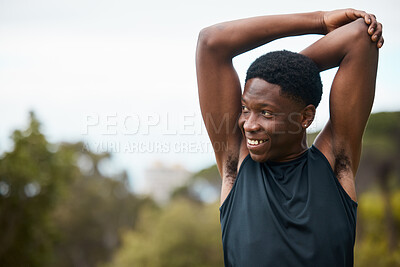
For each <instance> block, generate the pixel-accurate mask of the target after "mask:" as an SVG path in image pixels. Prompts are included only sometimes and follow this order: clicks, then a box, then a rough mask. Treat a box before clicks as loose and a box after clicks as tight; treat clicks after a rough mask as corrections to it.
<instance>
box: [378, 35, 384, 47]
mask: <svg viewBox="0 0 400 267" xmlns="http://www.w3.org/2000/svg"><path fill="white" fill-rule="evenodd" d="M383 43H384V40H383V37H382V36H381V38H380V39H379V41H378V44H377V46H378V48H381V47H382V46H383Z"/></svg>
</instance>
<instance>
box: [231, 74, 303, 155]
mask: <svg viewBox="0 0 400 267" xmlns="http://www.w3.org/2000/svg"><path fill="white" fill-rule="evenodd" d="M280 90H281V88H280V86H279V85H276V84H271V83H268V82H266V81H264V80H262V79H259V78H254V79H250V80H248V81H247V83H246V86H245V88H244V92H243V95H242V114H241V115H240V117H239V121H238V124H239V127H240V129H241V130H242V133H243V136H244V137H245V138H246V142H247V148H248V150H249V152H250V155H251V157H252V159H253V160H255V161H258V162H264V161H266V160H275V161H280V160H285V157H287V156H290V155H291V154H293V153H296V149H297V150H298V148H299V147H300V146H301V142H302V140H303V131H304V129H303V128H302V127H301V119H302V116H301V112H302V110H303V108H304V106H302V105H301V104H299V103H297V102H295V101H294V100H292V99H290V98H288V97H286V96H282V95H281V94H280ZM297 152H298V151H297Z"/></svg>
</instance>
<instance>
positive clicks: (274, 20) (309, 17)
mask: <svg viewBox="0 0 400 267" xmlns="http://www.w3.org/2000/svg"><path fill="white" fill-rule="evenodd" d="M325 31H326V30H325V27H324V22H323V12H320V11H318V12H310V13H299V14H290V15H271V16H262V17H254V18H248V19H241V20H235V21H229V22H223V23H220V24H216V25H213V26H210V27H207V28H205V29H203V30H202V31H201V33H200V37H199V46H200V48H201V47H202V46H203V48H208V49H210V50H211V51H214V52H215V54H218V56H220V57H225V58H233V57H235V56H237V55H239V54H241V53H244V52H246V51H249V50H251V49H253V48H256V47H258V46H261V45H263V44H266V43H268V42H271V41H273V40H275V39H279V38H282V37H287V36H296V35H302V34H324V33H325Z"/></svg>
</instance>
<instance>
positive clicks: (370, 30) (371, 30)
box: [368, 14, 378, 35]
mask: <svg viewBox="0 0 400 267" xmlns="http://www.w3.org/2000/svg"><path fill="white" fill-rule="evenodd" d="M368 17H369V19H370V21H371V22H370V23H369V27H368V33H369V35H372V34H374V33H375V32H376V28H377V26H378V22H377V21H376V17H375V15H374V14H368Z"/></svg>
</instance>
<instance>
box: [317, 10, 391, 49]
mask: <svg viewBox="0 0 400 267" xmlns="http://www.w3.org/2000/svg"><path fill="white" fill-rule="evenodd" d="M359 18H363V19H364V21H365V23H366V24H368V25H369V27H368V34H369V35H370V36H371V40H372V41H373V42H376V43H377V47H378V48H381V47H382V45H383V42H384V40H383V37H382V24H381V23H379V22H378V21H377V20H376V17H375V15H374V14H368V13H366V12H364V11H360V10H355V9H351V8H348V9H339V10H333V11H327V12H323V26H324V28H325V33H329V32H331V31H333V30H335V29H337V28H339V27H341V26H343V25H345V24H348V23H350V22H352V21H354V20H357V19H359Z"/></svg>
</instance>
